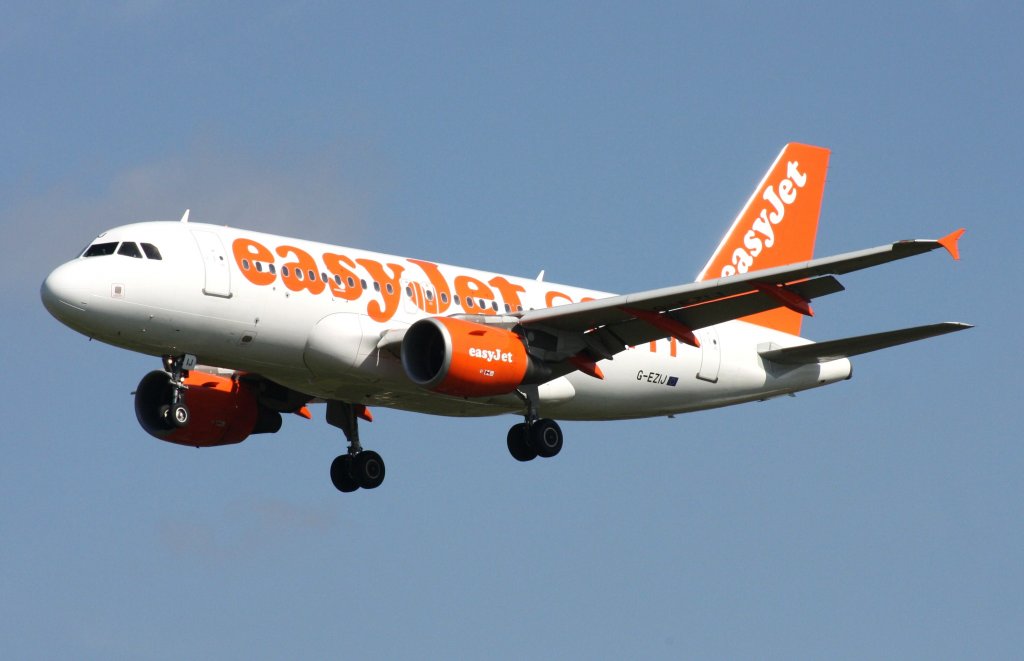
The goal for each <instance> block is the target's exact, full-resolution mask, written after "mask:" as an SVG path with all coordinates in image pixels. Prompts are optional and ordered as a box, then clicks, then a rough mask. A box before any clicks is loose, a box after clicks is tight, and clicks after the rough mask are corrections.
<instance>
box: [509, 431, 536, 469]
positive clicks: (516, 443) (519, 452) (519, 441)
mask: <svg viewBox="0 0 1024 661" xmlns="http://www.w3.org/2000/svg"><path fill="white" fill-rule="evenodd" d="M508 452H509V454H511V455H512V458H513V459H515V460H516V461H530V460H531V459H536V458H537V451H536V450H534V449H533V446H532V445H530V434H529V428H528V427H527V426H526V423H525V422H520V423H519V424H518V425H512V428H511V429H509V430H508Z"/></svg>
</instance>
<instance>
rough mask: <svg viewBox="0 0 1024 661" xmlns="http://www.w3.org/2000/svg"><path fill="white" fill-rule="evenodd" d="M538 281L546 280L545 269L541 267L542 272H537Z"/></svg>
mask: <svg viewBox="0 0 1024 661" xmlns="http://www.w3.org/2000/svg"><path fill="white" fill-rule="evenodd" d="M537 282H544V269H541V270H540V273H538V274H537Z"/></svg>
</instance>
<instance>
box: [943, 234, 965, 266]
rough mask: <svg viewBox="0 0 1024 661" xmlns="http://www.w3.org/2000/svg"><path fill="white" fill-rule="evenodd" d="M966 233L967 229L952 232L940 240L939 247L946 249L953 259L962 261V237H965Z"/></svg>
mask: <svg viewBox="0 0 1024 661" xmlns="http://www.w3.org/2000/svg"><path fill="white" fill-rule="evenodd" d="M966 231H967V230H966V229H965V228H963V227H961V228H960V229H958V230H957V231H955V232H950V233H949V234H947V235H946V236H944V237H942V238H941V239H939V245H940V246H942V247H943V248H945V249H946V251H947V252H949V254H950V255H952V256H953V259H955V260H959V259H960V245H959V243H960V237H961V236H963V234H964V232H966Z"/></svg>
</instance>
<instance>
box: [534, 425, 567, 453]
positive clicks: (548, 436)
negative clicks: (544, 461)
mask: <svg viewBox="0 0 1024 661" xmlns="http://www.w3.org/2000/svg"><path fill="white" fill-rule="evenodd" d="M530 444H531V445H532V446H533V449H534V450H535V451H536V452H537V455H538V456H540V457H544V458H548V457H553V456H555V455H556V454H558V453H559V452H561V450H562V428H561V427H559V426H558V423H557V422H555V421H554V420H549V419H548V418H542V419H540V420H538V421H536V422H534V423H533V424H532V425H530Z"/></svg>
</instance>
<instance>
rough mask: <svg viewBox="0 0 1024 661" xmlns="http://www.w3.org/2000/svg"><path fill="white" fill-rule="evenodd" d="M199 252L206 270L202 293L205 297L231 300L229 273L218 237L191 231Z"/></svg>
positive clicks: (222, 246)
mask: <svg viewBox="0 0 1024 661" xmlns="http://www.w3.org/2000/svg"><path fill="white" fill-rule="evenodd" d="M192 236H193V237H195V239H196V244H197V245H198V246H199V252H200V253H201V254H202V255H203V265H204V267H205V268H206V284H205V285H204V286H203V293H204V294H206V295H207V296H220V297H222V298H231V271H230V269H229V267H228V259H227V254H226V253H225V252H224V244H223V243H221V241H220V237H219V236H217V235H216V234H215V233H213V232H207V231H204V230H192Z"/></svg>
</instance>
